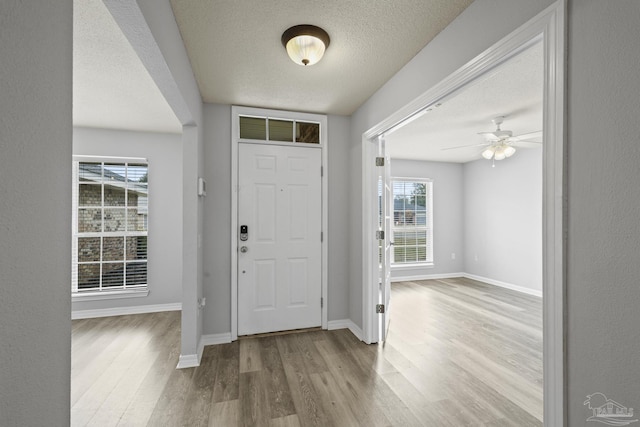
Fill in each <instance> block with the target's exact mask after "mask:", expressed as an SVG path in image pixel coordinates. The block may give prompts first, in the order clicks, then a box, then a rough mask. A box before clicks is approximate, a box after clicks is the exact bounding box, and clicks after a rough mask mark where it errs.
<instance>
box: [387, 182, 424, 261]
mask: <svg viewBox="0 0 640 427" xmlns="http://www.w3.org/2000/svg"><path fill="white" fill-rule="evenodd" d="M392 185H393V225H392V233H393V237H392V241H393V245H394V246H393V260H392V263H393V264H415V263H433V213H432V212H433V210H432V205H433V200H432V188H433V183H432V181H430V180H424V179H411V178H393V180H392Z"/></svg>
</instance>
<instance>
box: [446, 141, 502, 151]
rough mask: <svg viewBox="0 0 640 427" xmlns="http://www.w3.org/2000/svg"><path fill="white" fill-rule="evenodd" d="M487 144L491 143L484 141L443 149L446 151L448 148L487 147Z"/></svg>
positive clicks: (449, 148)
mask: <svg viewBox="0 0 640 427" xmlns="http://www.w3.org/2000/svg"><path fill="white" fill-rule="evenodd" d="M487 145H491V144H490V143H488V142H483V143H482V144H471V145H459V146H457V147H447V148H442V151H446V150H456V149H458V148H469V147H486V146H487Z"/></svg>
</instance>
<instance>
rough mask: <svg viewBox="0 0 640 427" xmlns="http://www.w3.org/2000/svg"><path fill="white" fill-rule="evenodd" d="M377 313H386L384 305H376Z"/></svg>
mask: <svg viewBox="0 0 640 427" xmlns="http://www.w3.org/2000/svg"><path fill="white" fill-rule="evenodd" d="M376 313H378V314H383V313H384V304H376Z"/></svg>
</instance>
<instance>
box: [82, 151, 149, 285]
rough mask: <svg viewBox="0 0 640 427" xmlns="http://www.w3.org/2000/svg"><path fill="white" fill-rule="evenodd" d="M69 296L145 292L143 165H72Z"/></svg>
mask: <svg viewBox="0 0 640 427" xmlns="http://www.w3.org/2000/svg"><path fill="white" fill-rule="evenodd" d="M73 190H74V191H73V193H74V194H73V249H72V259H73V266H72V267H73V275H72V293H73V294H74V295H80V294H82V293H85V294H86V293H96V292H97V293H100V292H103V291H112V292H113V291H120V292H126V291H134V290H136V291H140V290H145V289H146V288H147V235H148V231H147V224H148V211H149V209H148V203H149V201H148V200H149V199H148V194H149V192H148V165H147V164H146V163H144V162H138V161H136V162H126V161H123V162H119V161H116V162H103V161H94V160H90V159H88V160H86V161H85V160H84V159H83V160H76V161H74V188H73Z"/></svg>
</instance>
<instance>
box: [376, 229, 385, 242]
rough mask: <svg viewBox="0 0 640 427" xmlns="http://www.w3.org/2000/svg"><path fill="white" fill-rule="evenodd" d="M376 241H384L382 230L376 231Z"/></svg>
mask: <svg viewBox="0 0 640 427" xmlns="http://www.w3.org/2000/svg"><path fill="white" fill-rule="evenodd" d="M376 239H378V240H384V230H378V231H376Z"/></svg>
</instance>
